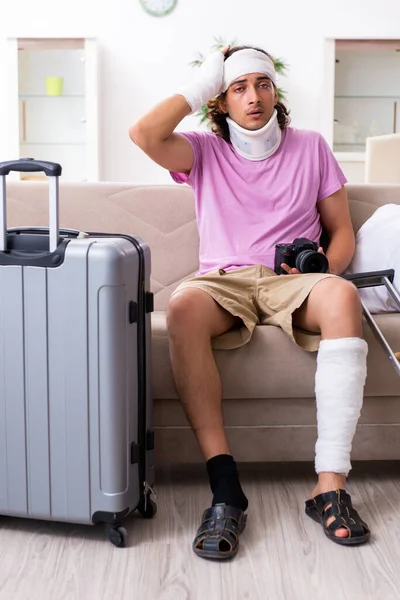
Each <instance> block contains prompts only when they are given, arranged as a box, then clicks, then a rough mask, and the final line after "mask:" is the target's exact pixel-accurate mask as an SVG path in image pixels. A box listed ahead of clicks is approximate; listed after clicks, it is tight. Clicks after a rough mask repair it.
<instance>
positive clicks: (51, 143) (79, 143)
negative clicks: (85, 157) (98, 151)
mask: <svg viewBox="0 0 400 600" xmlns="http://www.w3.org/2000/svg"><path fill="white" fill-rule="evenodd" d="M20 146H85V144H84V143H83V142H21V143H20Z"/></svg>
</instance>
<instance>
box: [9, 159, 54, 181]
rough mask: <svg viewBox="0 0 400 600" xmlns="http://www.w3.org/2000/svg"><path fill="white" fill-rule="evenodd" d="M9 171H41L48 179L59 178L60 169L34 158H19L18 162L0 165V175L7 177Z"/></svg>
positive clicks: (11, 161)
mask: <svg viewBox="0 0 400 600" xmlns="http://www.w3.org/2000/svg"><path fill="white" fill-rule="evenodd" d="M11 171H18V172H20V173H32V172H35V171H43V172H44V173H45V174H46V175H47V176H48V177H60V175H61V172H62V167H61V165H59V164H58V163H53V162H48V161H46V160H35V159H34V158H19V159H18V160H9V161H7V162H2V163H0V175H8V174H9V173H11Z"/></svg>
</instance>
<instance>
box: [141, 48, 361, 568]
mask: <svg viewBox="0 0 400 600" xmlns="http://www.w3.org/2000/svg"><path fill="white" fill-rule="evenodd" d="M178 92H179V93H177V94H176V95H174V96H172V97H171V98H168V99H166V100H164V101H163V102H161V103H160V104H159V105H158V106H156V107H155V108H154V109H153V110H151V111H150V112H149V113H148V114H147V115H145V116H144V117H143V118H141V119H140V120H139V121H138V122H137V123H136V124H135V125H134V126H133V127H132V128H131V129H130V136H131V139H132V140H133V141H134V142H135V144H137V145H138V146H139V147H140V148H142V150H143V151H144V152H146V154H148V156H150V158H152V159H153V160H154V161H155V162H156V163H158V164H159V165H161V166H162V167H164V168H166V169H168V170H169V171H171V174H172V177H173V178H174V180H175V181H177V182H178V183H188V184H189V185H191V186H192V188H193V190H194V194H195V199H196V211H197V221H198V229H199V235H200V271H199V273H198V274H197V276H196V277H195V278H193V279H191V280H189V281H186V282H184V283H183V284H181V285H180V286H179V287H178V288H177V290H176V291H175V292H174V293H173V295H172V297H171V300H170V303H169V307H168V314H167V323H168V331H169V337H170V353H171V361H172V368H173V373H174V378H175V382H176V386H177V390H178V393H179V396H180V398H181V401H182V403H183V406H184V409H185V412H186V415H187V417H188V419H189V421H190V424H191V426H192V427H193V430H194V432H195V434H196V437H197V440H198V443H199V445H200V448H201V451H202V453H203V455H204V458H205V460H206V461H207V471H208V475H209V479H210V486H211V490H212V493H213V501H212V506H211V508H209V509H207V510H206V511H205V513H204V515H203V519H202V523H201V525H200V527H199V529H198V532H197V534H196V537H195V540H194V542H193V549H194V551H195V552H196V553H197V554H198V555H200V556H203V557H208V558H229V557H231V556H233V555H235V554H236V552H237V550H238V544H239V534H240V533H241V532H242V531H243V529H244V527H245V523H246V515H245V511H246V509H247V506H248V502H247V498H246V496H245V494H244V492H243V490H242V488H241V485H240V482H239V476H238V472H237V468H236V463H235V461H234V459H233V457H232V455H231V452H230V449H229V446H228V442H227V439H226V435H225V430H224V425H223V418H222V410H221V381H220V377H219V373H218V371H217V367H216V364H215V361H214V358H213V353H212V348H224V349H229V348H237V347H239V346H241V345H242V344H245V343H247V342H248V341H249V339H250V337H251V334H252V332H253V330H254V327H255V326H256V324H268V325H276V326H279V327H281V328H282V329H283V330H284V331H285V333H287V334H288V335H289V336H290V337H291V338H292V340H293V341H294V342H295V343H297V344H298V345H299V346H301V347H302V348H303V349H304V350H306V351H316V350H318V356H317V373H316V380H315V391H316V401H317V417H318V440H317V444H316V457H315V469H316V472H317V474H318V483H317V485H316V487H315V488H314V490H313V491H312V493H311V499H310V500H308V501H307V502H306V513H307V515H309V516H310V517H311V518H313V519H314V520H316V521H318V522H320V523H321V524H322V527H323V530H324V532H325V534H326V535H327V536H328V537H329V538H330V539H331V540H333V541H335V542H337V543H340V544H347V545H348V544H356V543H362V542H366V541H367V540H368V539H369V536H370V532H369V529H368V526H367V525H366V524H365V523H364V522H363V521H362V520H361V519H360V517H359V515H358V513H357V512H356V511H355V509H354V508H353V507H352V503H351V498H350V496H349V495H348V494H347V493H346V492H345V490H344V488H345V483H346V477H347V475H348V473H349V471H350V469H351V464H350V451H351V445H352V439H353V436H354V433H355V430H356V425H357V422H358V418H359V415H360V410H361V406H362V399H363V388H364V383H365V378H366V356H367V344H366V343H365V341H364V340H363V339H362V312H361V305H360V300H359V296H358V292H357V290H356V288H355V287H354V286H353V285H352V284H351V283H349V282H347V281H346V280H344V279H342V278H340V277H337V275H339V274H340V273H342V272H343V271H344V270H345V269H346V267H347V266H348V265H349V263H350V261H351V258H352V256H353V253H354V248H355V242H354V234H353V228H352V224H351V221H350V216H349V209H348V200H347V195H346V191H345V189H344V187H343V186H344V183H346V179H345V177H344V175H343V173H342V172H341V170H340V168H339V166H338V164H337V162H336V160H335V158H334V156H333V154H332V152H331V151H330V149H329V147H328V145H327V143H326V142H325V140H324V139H323V138H322V136H321V135H319V134H318V133H315V132H312V131H302V130H296V129H293V128H290V127H288V124H289V117H288V112H287V110H286V108H285V107H284V105H283V104H282V103H280V102H279V101H278V95H277V89H276V74H275V69H274V65H273V61H272V60H271V58H270V56H269V55H268V54H267V53H266V52H265V51H263V50H260V49H256V48H249V47H238V48H232V49H229V48H225V49H224V50H223V52H222V53H221V52H216V53H214V54H212V55H211V56H210V57H209V58H208V59H207V60H206V61H205V63H203V65H202V67H201V68H200V69H199V72H198V76H197V78H196V79H195V81H194V82H192V83H190V84H189V85H187V86H186V87H184V88H183V89H181V90H179V91H178ZM205 102H208V106H209V118H210V119H211V121H212V124H213V127H212V129H213V132H212V133H211V132H210V133H209V132H191V133H182V134H177V133H174V130H175V128H176V126H177V125H178V123H180V122H181V121H182V119H183V118H184V117H185V116H187V115H189V114H190V113H192V112H195V111H197V110H198V109H199V108H200V107H201V106H202V104H204V103H205ZM322 228H324V229H325V231H326V233H327V234H328V238H329V244H328V247H327V250H326V257H327V259H328V261H329V272H328V273H300V271H298V270H297V269H295V268H290V267H289V266H287V265H286V264H285V263H282V268H283V270H284V271H285V274H282V275H277V274H276V273H275V272H274V254H275V244H277V243H286V242H289V243H290V242H292V241H293V240H294V239H295V238H297V237H305V238H308V239H310V240H312V241H313V242H318V243H319V240H320V236H321V233H322ZM320 251H322V248H320Z"/></svg>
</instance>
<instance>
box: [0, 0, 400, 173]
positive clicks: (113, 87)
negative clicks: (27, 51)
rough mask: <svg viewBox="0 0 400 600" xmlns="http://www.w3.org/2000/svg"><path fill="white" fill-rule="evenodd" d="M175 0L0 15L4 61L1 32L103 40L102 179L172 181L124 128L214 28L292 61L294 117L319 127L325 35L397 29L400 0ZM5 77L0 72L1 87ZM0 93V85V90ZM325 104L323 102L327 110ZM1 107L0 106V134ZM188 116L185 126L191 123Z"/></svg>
mask: <svg viewBox="0 0 400 600" xmlns="http://www.w3.org/2000/svg"><path fill="white" fill-rule="evenodd" d="M327 4H328V3H327V2H325V1H324V0H303V2H298V0H286V2H283V3H281V4H279V3H276V2H266V1H265V0H252V2H244V1H243V0H230V1H229V2H228V1H227V0H225V1H222V0H202V1H201V2H200V1H198V0H197V1H195V0H178V5H177V8H176V9H175V11H174V12H173V13H172V14H171V15H169V16H167V17H164V18H154V17H150V16H149V15H147V14H146V13H145V12H144V11H143V9H142V8H141V6H140V4H139V0H113V2H106V1H105V0H68V1H67V0H63V1H62V0H60V1H59V2H57V3H55V2H54V0H36V2H31V1H30V0H29V1H28V0H19V1H18V2H15V3H10V4H8V7H7V14H5V11H3V12H2V16H1V20H0V69H1V72H3V73H5V72H6V69H5V65H4V60H3V59H4V55H5V39H6V38H7V37H8V36H16V37H35V36H43V37H70V36H79V37H86V36H95V37H97V38H98V40H99V44H100V57H99V59H100V67H101V74H100V75H101V83H100V90H101V95H100V115H101V119H100V120H101V131H100V140H101V154H102V156H101V158H102V179H103V180H114V181H134V182H142V183H164V182H170V178H169V176H168V174H167V173H166V172H164V171H163V170H162V169H161V168H160V167H158V166H157V165H154V164H153V163H152V162H151V161H150V160H149V159H148V158H147V157H146V156H144V155H143V153H142V152H141V151H140V150H138V149H137V148H135V147H134V146H133V144H132V143H131V142H130V140H129V138H128V128H129V126H130V124H131V123H133V122H134V121H135V120H136V119H137V118H138V117H139V116H140V115H141V114H143V113H144V112H145V111H146V110H147V109H148V108H149V107H151V106H152V105H153V104H155V103H156V102H158V101H159V100H161V99H162V98H163V97H165V96H167V95H169V94H171V93H173V92H174V90H175V89H177V87H178V85H179V84H180V83H181V82H182V81H184V80H185V79H186V78H187V77H190V76H192V74H193V70H192V69H191V68H190V67H189V66H188V63H189V62H190V61H191V60H192V59H193V58H194V56H195V54H196V52H197V51H203V52H207V51H208V49H209V48H210V46H211V45H212V43H213V36H217V35H221V36H223V37H225V39H227V40H231V39H232V38H236V39H237V40H238V41H239V42H240V43H247V44H253V45H259V46H261V47H263V48H265V49H266V50H267V51H269V52H270V53H271V54H273V55H275V56H279V57H282V58H283V59H284V60H285V61H286V62H287V63H289V65H290V69H289V76H288V78H287V80H285V81H282V87H284V88H285V89H286V90H287V93H288V98H289V104H290V108H291V110H292V123H293V125H294V126H296V127H304V128H308V129H317V130H320V131H322V132H324V133H325V131H324V130H326V119H325V121H324V110H325V107H324V104H325V103H326V94H324V85H325V82H326V77H325V73H324V69H325V63H324V61H325V60H326V56H325V54H324V52H325V42H324V40H325V38H398V37H399V23H400V2H398V0H380V2H376V1H375V0H336V1H335V2H330V3H329V5H330V7H328V6H327ZM6 85H7V81H6V79H5V78H2V88H3V86H6ZM0 93H1V92H0ZM325 112H326V111H325ZM6 119H7V115H4V114H0V136H1V135H2V131H4V127H5V121H6ZM197 125H198V121H197V120H196V119H194V118H193V117H190V118H188V119H186V122H184V123H183V124H182V127H181V128H183V129H192V128H194V127H197Z"/></svg>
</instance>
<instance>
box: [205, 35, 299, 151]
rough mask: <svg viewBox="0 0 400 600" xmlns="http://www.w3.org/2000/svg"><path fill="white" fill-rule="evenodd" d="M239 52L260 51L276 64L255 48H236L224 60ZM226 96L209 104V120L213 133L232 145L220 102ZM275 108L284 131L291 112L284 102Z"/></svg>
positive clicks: (224, 94) (230, 50) (229, 51)
mask: <svg viewBox="0 0 400 600" xmlns="http://www.w3.org/2000/svg"><path fill="white" fill-rule="evenodd" d="M239 50H258V52H262V53H263V54H265V55H266V56H268V58H270V59H271V60H272V62H274V59H273V58H272V56H270V55H269V54H268V52H265V50H262V49H261V48H256V47H254V46H234V47H233V48H230V49H229V50H228V52H227V53H226V54H225V58H224V60H226V59H227V58H229V57H230V56H232V54H234V52H239ZM225 96H226V92H224V93H223V94H221V95H220V96H219V97H218V98H214V99H213V100H210V101H209V102H208V103H207V119H208V120H209V121H210V122H211V131H212V132H213V133H215V134H216V135H219V136H220V137H222V138H223V139H224V140H225V141H226V142H228V143H230V142H231V138H230V135H229V127H228V123H227V122H226V114H225V113H223V112H222V110H221V108H220V102H221V100H222V101H223V100H224V99H225ZM275 108H276V111H277V113H278V123H279V127H280V128H281V129H282V130H283V129H285V128H286V127H288V126H289V124H290V116H289V110H288V109H287V108H286V106H285V105H284V104H283V103H282V102H278V103H277V104H276V105H275Z"/></svg>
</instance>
